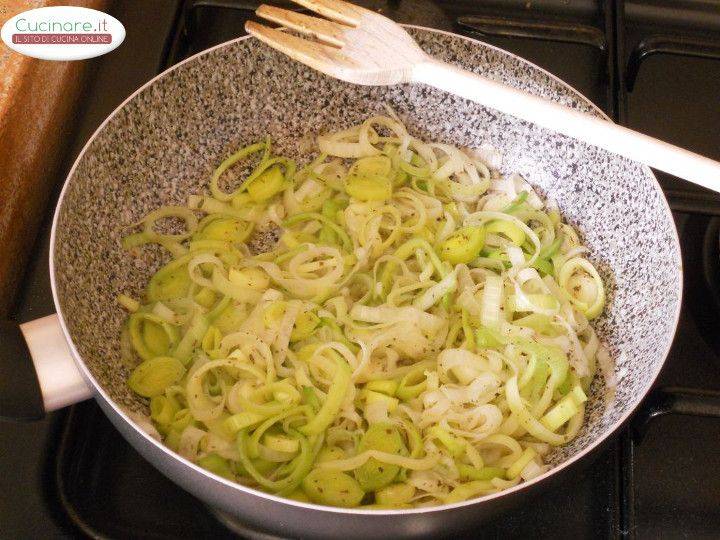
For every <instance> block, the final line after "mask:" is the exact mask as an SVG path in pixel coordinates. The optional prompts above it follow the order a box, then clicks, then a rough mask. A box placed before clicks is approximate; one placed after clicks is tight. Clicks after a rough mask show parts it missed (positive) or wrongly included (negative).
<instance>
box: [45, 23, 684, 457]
mask: <svg viewBox="0 0 720 540" xmlns="http://www.w3.org/2000/svg"><path fill="white" fill-rule="evenodd" d="M412 33H413V34H414V35H415V36H416V37H417V38H418V39H419V41H420V43H421V45H422V46H423V48H424V49H425V50H427V51H428V52H429V53H431V54H432V55H433V56H435V57H438V58H441V59H443V60H446V61H448V62H451V63H455V64H458V65H461V66H463V67H464V68H467V69H472V70H473V71H477V72H481V73H483V74H485V75H489V76H492V77H495V78H498V79H500V80H502V81H504V82H506V83H509V84H511V85H513V86H516V87H520V88H524V89H527V90H529V91H531V92H533V93H537V94H541V95H543V96H546V97H549V98H552V99H556V100H558V101H560V102H563V103H565V104H568V105H572V106H575V107H577V108H579V109H582V110H588V111H589V110H592V106H591V105H590V103H589V102H588V101H587V100H585V99H584V98H582V97H581V96H579V95H578V94H576V93H575V92H574V91H573V90H571V89H570V88H568V87H567V86H565V85H564V84H562V83H561V82H558V81H557V80H555V79H553V78H552V77H550V76H549V75H548V74H546V73H545V72H543V71H541V70H540V69H538V68H537V67H534V66H532V65H529V64H527V63H526V62H524V61H522V60H520V59H518V58H516V57H514V56H512V55H509V54H507V53H504V52H502V51H499V50H496V49H493V48H490V47H488V46H485V45H483V44H481V43H478V42H475V41H471V40H468V39H465V38H461V37H458V36H453V35H449V34H444V33H439V32H435V31H429V30H420V29H413V30H412ZM383 104H388V105H389V106H391V107H392V108H393V109H394V110H395V111H396V112H397V113H398V114H399V115H400V116H401V117H402V118H403V119H404V120H405V121H406V123H407V125H408V127H409V129H410V130H411V132H412V133H414V134H417V135H419V136H421V137H423V138H425V139H426V140H432V141H442V142H450V143H453V144H457V145H464V146H470V147H477V146H479V145H480V144H481V143H491V144H492V145H494V146H495V147H497V148H498V149H499V150H500V151H501V153H502V154H503V156H504V160H503V165H502V170H503V172H506V173H509V172H519V173H521V174H522V175H523V176H524V177H525V178H527V179H528V180H529V181H530V182H531V183H532V184H533V185H534V186H536V187H537V188H538V189H539V190H540V191H541V192H542V193H544V194H546V195H547V196H549V197H551V198H553V199H555V200H556V201H557V202H558V203H559V205H560V208H561V210H562V212H563V214H564V216H565V217H566V218H567V219H568V220H569V221H570V222H571V223H572V224H574V225H576V226H577V227H578V228H579V229H580V231H581V233H582V235H583V237H584V240H585V243H586V244H587V245H588V246H589V247H590V248H591V252H592V253H591V258H592V259H593V260H594V261H595V262H596V263H597V266H598V269H599V270H600V272H601V274H602V275H603V277H604V279H605V280H606V283H607V284H608V293H609V302H608V305H607V310H606V314H605V315H604V316H603V317H602V318H601V319H600V320H599V321H598V322H597V324H596V327H597V329H598V333H599V335H600V336H601V339H602V340H604V341H605V342H606V343H607V344H608V345H609V347H610V350H611V352H612V355H613V356H614V358H615V359H616V361H617V376H618V388H617V395H616V398H615V400H614V401H613V402H612V403H611V404H609V405H608V404H607V403H606V401H605V399H604V398H603V395H604V392H603V389H602V388H601V386H602V384H601V383H600V382H599V381H596V384H595V388H594V392H593V394H592V396H591V400H590V405H589V407H588V421H587V424H586V427H585V428H583V430H582V432H581V433H580V435H579V436H578V438H577V439H576V440H575V441H574V442H573V443H572V444H570V445H568V446H567V447H564V448H563V449H561V450H560V451H559V452H557V453H556V455H555V458H554V460H555V462H556V463H557V462H560V461H562V460H563V459H565V458H566V457H568V456H570V455H572V454H574V453H575V452H578V451H579V450H581V449H583V448H585V447H586V446H587V445H588V444H589V443H591V442H592V441H593V440H595V439H596V438H598V437H601V436H602V435H603V434H605V433H606V432H607V431H608V430H610V429H611V428H612V427H613V425H614V424H615V423H616V422H617V421H618V420H619V419H621V418H622V417H623V415H625V414H626V413H627V412H629V411H630V410H632V408H633V407H634V406H635V404H636V403H637V401H638V400H639V399H640V398H641V397H642V396H643V395H644V393H645V391H646V390H647V388H648V386H649V385H650V384H651V382H652V380H653V379H654V377H655V375H656V374H657V371H658V370H659V369H660V367H661V365H662V363H663V360H664V357H665V353H666V351H667V349H668V347H669V344H670V342H671V340H672V336H673V332H674V329H675V323H676V317H677V311H678V306H679V302H680V294H681V293H680V288H681V268H680V256H679V248H678V245H677V236H676V233H675V229H674V225H673V222H672V217H671V215H670V212H669V210H668V208H667V205H666V203H665V201H664V199H663V197H662V195H661V193H660V190H659V188H658V186H657V184H656V182H655V180H654V178H653V177H652V175H651V174H650V172H649V170H648V169H646V168H643V167H641V166H639V165H637V164H635V163H632V162H630V161H627V160H625V159H621V158H618V157H614V156H612V155H610V154H608V153H606V152H604V151H600V150H597V149H594V148H590V147H588V146H586V145H584V144H582V143H578V142H575V141H573V140H571V139H568V138H566V137H562V136H559V135H555V134H552V133H550V132H549V131H546V130H544V129H541V128H537V127H534V126H531V125H529V124H527V123H525V122H521V121H518V120H515V119H513V118H511V117H508V116H505V115H502V114H499V113H496V112H494V111H492V110H488V109H485V108H483V107H480V106H478V105H475V104H472V103H469V102H466V101H464V100H462V99H459V98H455V97H453V96H450V95H447V94H443V93H441V92H438V91H434V90H430V89H428V88H425V87H422V86H410V85H404V86H396V87H382V88H373V87H361V86H352V85H349V84H345V83H342V82H338V81H335V80H332V79H330V78H328V77H326V76H324V75H320V74H318V73H315V72H313V71H311V70H309V69H308V68H305V67H304V66H301V65H300V64H298V63H295V62H293V61H290V60H288V59H286V58H285V57H284V56H282V55H281V54H279V53H276V52H274V51H272V50H270V49H269V48H268V47H266V46H264V45H261V44H260V43H258V42H257V41H256V40H254V39H244V40H240V41H236V42H232V43H230V44H227V45H225V46H221V47H219V48H216V49H214V50H212V51H211V52H208V53H206V54H203V55H200V56H198V57H195V58H193V59H191V60H190V61H188V62H186V63H184V64H182V65H180V66H178V67H176V68H174V69H173V70H171V71H170V72H168V73H167V74H165V75H163V76H161V77H160V78H158V79H157V80H155V81H154V82H153V83H152V84H149V85H148V86H146V87H145V88H143V89H142V90H141V91H140V92H139V93H138V94H136V95H135V96H134V97H133V98H132V99H130V100H129V101H128V102H127V103H126V104H125V105H124V106H123V107H121V108H120V109H119V110H118V111H117V112H116V113H115V114H114V115H113V116H112V117H111V118H110V120H109V121H108V122H107V123H106V124H105V125H104V127H103V128H102V129H101V130H100V131H99V132H98V133H97V135H96V136H95V137H94V139H93V140H92V141H91V143H90V144H89V146H88V147H87V148H86V149H85V151H84V153H83V154H82V156H81V158H80V159H79V162H78V164H77V166H76V168H75V169H74V170H73V172H72V174H71V177H70V179H69V181H68V182H69V183H68V185H67V187H66V190H65V193H64V197H63V199H62V202H61V208H60V210H59V212H60V213H59V219H58V221H57V229H56V236H55V243H54V255H53V257H54V263H55V276H54V279H55V282H56V290H57V299H58V302H59V309H60V310H61V313H62V316H63V317H64V320H65V322H66V324H67V327H68V329H69V331H70V334H71V335H72V339H73V342H74V344H75V346H76V348H77V351H78V352H79V354H80V355H81V356H82V358H83V360H84V362H85V364H86V365H87V366H88V368H89V369H90V371H91V373H92V375H93V376H94V378H95V380H96V381H97V383H98V384H99V385H100V386H102V387H103V388H104V389H105V390H106V391H107V392H108V393H109V395H110V396H111V397H112V399H113V400H114V401H115V402H116V404H118V405H119V406H122V407H125V408H129V409H135V410H145V408H146V403H145V402H144V401H142V400H139V399H138V398H136V397H135V396H133V395H132V394H131V393H130V392H129V390H128V389H127V387H126V384H125V381H126V377H127V374H128V368H127V366H125V365H123V363H122V362H121V360H120V345H119V336H120V329H121V325H122V322H123V320H124V318H125V315H126V314H125V312H124V311H123V309H122V308H121V307H120V306H119V305H118V303H117V301H116V297H117V295H118V294H119V293H126V294H130V295H133V296H136V297H137V296H139V295H140V294H141V291H142V290H143V286H144V284H145V283H146V282H147V280H148V278H149V276H150V275H151V274H152V273H153V272H154V271H155V270H157V268H158V267H159V265H160V264H161V263H162V261H163V256H162V255H161V252H160V250H159V249H155V248H152V247H148V248H145V249H144V250H143V251H142V254H141V256H140V257H131V256H130V255H129V254H128V253H126V252H124V251H123V250H122V249H121V247H120V238H121V237H122V236H123V234H124V231H125V230H126V229H125V228H126V227H127V226H128V225H129V224H132V223H134V222H136V221H138V220H139V219H140V218H141V217H142V216H143V215H144V214H146V213H147V212H149V211H150V210H152V209H154V208H156V207H158V206H160V205H167V204H185V203H186V200H187V196H188V195H189V194H191V193H197V192H200V191H202V190H203V189H205V188H206V187H207V184H208V179H209V177H210V174H211V171H212V170H213V169H214V168H215V167H216V166H217V165H218V163H219V162H220V161H221V160H222V159H223V157H224V156H226V155H228V153H230V152H232V151H233V150H234V149H236V148H238V147H240V146H243V145H247V144H250V143H252V142H256V141H259V140H261V139H263V138H264V137H265V135H266V134H269V135H270V136H271V137H272V140H273V142H274V144H275V147H276V149H277V151H278V152H281V153H283V154H285V155H289V156H298V155H300V154H301V153H303V152H305V153H306V152H307V150H306V149H307V146H308V140H311V137H312V136H313V135H316V134H318V133H321V132H325V131H330V130H337V129H340V128H344V127H348V126H350V125H352V124H353V123H356V122H359V121H362V120H363V119H365V118H366V117H367V116H368V115H369V114H371V113H374V112H378V113H383V112H384V109H383Z"/></svg>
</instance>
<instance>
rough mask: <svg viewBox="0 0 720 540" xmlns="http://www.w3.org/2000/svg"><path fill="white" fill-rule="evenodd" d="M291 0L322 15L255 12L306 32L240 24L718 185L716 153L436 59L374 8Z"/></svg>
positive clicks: (273, 39)
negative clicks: (683, 145) (697, 151)
mask: <svg viewBox="0 0 720 540" xmlns="http://www.w3.org/2000/svg"><path fill="white" fill-rule="evenodd" d="M293 1H294V2H295V3H297V4H299V5H301V6H303V7H305V8H307V9H309V10H310V11H314V12H315V13H317V14H319V15H321V16H323V17H325V18H319V17H311V16H308V15H303V14H301V13H297V12H294V11H289V10H286V9H281V8H277V7H273V6H268V5H261V6H260V7H259V8H258V9H257V11H256V13H257V14H258V16H260V17H262V18H264V19H267V20H270V21H272V22H275V23H278V24H280V25H283V26H285V27H287V28H290V29H292V30H295V31H297V32H299V33H301V34H304V35H306V36H309V37H310V38H311V39H304V38H301V37H297V36H295V35H292V34H289V33H287V32H284V31H282V30H278V29H274V28H269V27H267V26H263V25H261V24H258V23H256V22H253V21H247V22H246V23H245V30H247V32H248V33H250V34H252V35H253V36H255V37H256V38H258V39H259V40H260V41H263V42H264V43H267V44H268V45H270V46H271V47H273V48H275V49H277V50H279V51H281V52H283V53H285V54H287V55H288V56H290V57H291V58H294V59H295V60H298V61H300V62H302V63H304V64H306V65H308V66H310V67H312V68H314V69H317V70H318V71H321V72H322V73H325V74H326V75H330V76H331V77H335V78H337V79H341V80H343V81H347V82H351V83H355V84H363V85H391V84H398V83H424V84H427V85H430V86H433V87H435V88H438V89H440V90H444V91H446V92H450V93H452V94H456V95H458V96H461V97H463V98H466V99H469V100H472V101H475V102H477V103H480V104H482V105H485V106H487V107H491V108H493V109H496V110H499V111H501V112H504V113H507V114H510V115H513V116H516V117H518V118H521V119H523V120H527V121H530V122H534V123H536V124H538V125H540V126H543V127H545V128H548V129H550V130H552V131H557V132H559V133H563V134H565V135H568V136H570V137H573V138H575V139H578V140H580V141H584V142H587V143H590V144H593V145H595V146H599V147H600V148H604V149H605V150H608V151H610V152H614V153H616V154H619V155H621V156H624V157H626V158H629V159H632V160H635V161H639V162H641V163H645V164H647V165H650V166H651V167H654V168H656V169H660V170H662V171H665V172H668V173H670V174H673V175H675V176H677V177H680V178H684V179H686V180H688V181H690V182H693V183H695V184H698V185H700V186H703V187H706V188H708V189H711V190H714V191H717V192H720V163H718V162H717V161H713V160H711V159H709V158H706V157H703V156H701V155H699V154H695V153H693V152H690V151H689V150H685V149H683V148H679V147H677V146H674V145H672V144H669V143H666V142H663V141H660V140H658V139H654V138H653V137H649V136H647V135H644V134H642V133H638V132H636V131H633V130H631V129H628V128H625V127H622V126H619V125H617V124H614V123H613V122H608V121H606V120H602V119H600V118H596V117H594V116H591V115H589V114H586V113H582V112H579V111H577V110H574V109H570V108H568V107H564V106H562V105H558V104H557V103H554V102H551V101H547V100H545V99H543V98H539V97H536V96H533V95H530V94H528V93H527V92H524V91H522V90H518V89H515V88H512V87H510V86H507V85H505V84H502V83H500V82H497V81H493V80H491V79H489V78H487V77H483V76H481V75H477V74H475V73H471V72H469V71H464V70H462V69H459V68H457V67H455V66H452V65H450V64H446V63H444V62H440V61H438V60H435V59H433V58H431V57H430V56H428V55H427V54H426V53H425V52H423V51H422V49H420V47H419V46H418V44H417V43H416V42H415V40H414V39H413V38H412V37H411V36H410V35H409V34H408V33H407V32H406V31H405V30H404V29H403V28H402V27H401V26H399V25H398V24H396V23H394V22H393V21H391V20H390V19H388V18H387V17H384V16H382V15H380V14H378V13H375V12H374V11H370V10H368V9H365V8H361V7H359V6H356V5H353V4H350V3H348V2H343V1H341V0H293ZM716 129H717V126H716ZM708 131H710V130H708Z"/></svg>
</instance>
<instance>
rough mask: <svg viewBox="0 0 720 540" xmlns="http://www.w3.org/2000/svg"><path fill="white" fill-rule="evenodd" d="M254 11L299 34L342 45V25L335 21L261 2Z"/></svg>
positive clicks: (338, 45)
mask: <svg viewBox="0 0 720 540" xmlns="http://www.w3.org/2000/svg"><path fill="white" fill-rule="evenodd" d="M255 13H256V14H257V15H258V17H262V18H263V19H267V20H269V21H272V22H275V23H278V24H281V25H283V26H286V27H288V28H291V29H292V30H297V31H298V32H300V33H301V34H305V35H308V36H312V37H314V38H316V39H318V40H320V41H322V42H325V43H327V44H329V45H334V46H336V47H342V46H343V45H344V44H345V43H344V42H343V40H342V36H343V27H342V26H341V25H339V24H337V23H334V22H331V21H328V20H326V19H320V18H318V17H310V16H308V15H303V14H302V13H298V12H296V11H290V10H287V9H282V8H278V7H275V6H269V5H267V4H262V5H261V6H260V7H259V8H257V10H255Z"/></svg>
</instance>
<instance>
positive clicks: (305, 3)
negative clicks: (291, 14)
mask: <svg viewBox="0 0 720 540" xmlns="http://www.w3.org/2000/svg"><path fill="white" fill-rule="evenodd" d="M292 1H293V2H294V3H296V4H298V5H300V6H302V7H304V8H307V9H309V10H310V11H314V12H315V13H318V14H320V15H322V16H323V17H327V18H328V19H331V20H333V21H338V22H342V23H345V24H347V25H350V26H357V25H358V24H360V18H361V17H362V15H363V13H364V12H368V10H366V9H364V8H361V7H358V6H355V5H353V4H350V3H349V2H343V1H342V0H292Z"/></svg>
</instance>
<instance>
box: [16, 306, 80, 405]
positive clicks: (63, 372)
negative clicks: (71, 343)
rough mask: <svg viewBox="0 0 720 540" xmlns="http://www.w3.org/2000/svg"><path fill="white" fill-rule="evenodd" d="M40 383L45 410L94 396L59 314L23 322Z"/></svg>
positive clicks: (23, 331)
mask: <svg viewBox="0 0 720 540" xmlns="http://www.w3.org/2000/svg"><path fill="white" fill-rule="evenodd" d="M20 330H21V331H22V333H23V336H24V337H25V341H26V342H27V346H28V349H30V356H32V360H33V364H34V365H35V373H36V374H37V378H38V382H39V383H40V391H41V392H42V398H43V405H44V406H45V411H46V412H50V411H55V410H57V409H62V408H63V407H67V406H68V405H72V404H73V403H79V402H80V401H85V400H86V399H88V398H90V397H92V390H91V389H90V387H89V386H88V385H87V383H86V382H85V379H83V377H82V375H80V371H79V370H78V368H77V365H76V364H75V360H73V357H72V353H71V352H70V348H69V347H68V343H67V340H66V339H65V334H63V331H62V328H61V327H60V321H59V320H58V316H57V314H55V313H53V314H52V315H48V316H47V317H43V318H42V319H35V320H34V321H30V322H27V323H24V324H21V325H20Z"/></svg>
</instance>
